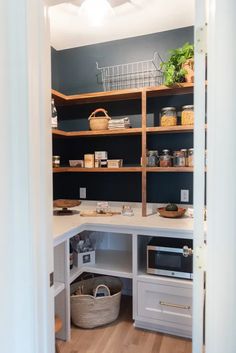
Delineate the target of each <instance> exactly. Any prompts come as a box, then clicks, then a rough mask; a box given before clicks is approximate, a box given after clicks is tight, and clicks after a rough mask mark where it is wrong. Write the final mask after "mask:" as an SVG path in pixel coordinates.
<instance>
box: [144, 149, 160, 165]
mask: <svg viewBox="0 0 236 353" xmlns="http://www.w3.org/2000/svg"><path fill="white" fill-rule="evenodd" d="M158 161H159V158H158V151H157V150H153V151H148V154H147V166H148V167H157V166H158Z"/></svg>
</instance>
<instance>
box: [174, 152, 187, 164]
mask: <svg viewBox="0 0 236 353" xmlns="http://www.w3.org/2000/svg"><path fill="white" fill-rule="evenodd" d="M173 165H174V167H185V165H186V158H185V152H184V151H174V153H173Z"/></svg>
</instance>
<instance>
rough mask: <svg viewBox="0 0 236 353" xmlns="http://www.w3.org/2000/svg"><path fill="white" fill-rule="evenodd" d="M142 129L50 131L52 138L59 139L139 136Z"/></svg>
mask: <svg viewBox="0 0 236 353" xmlns="http://www.w3.org/2000/svg"><path fill="white" fill-rule="evenodd" d="M141 133H142V128H131V129H117V130H99V131H63V130H57V129H52V134H53V136H61V137H96V136H117V135H119V136H122V135H123V136H125V135H141Z"/></svg>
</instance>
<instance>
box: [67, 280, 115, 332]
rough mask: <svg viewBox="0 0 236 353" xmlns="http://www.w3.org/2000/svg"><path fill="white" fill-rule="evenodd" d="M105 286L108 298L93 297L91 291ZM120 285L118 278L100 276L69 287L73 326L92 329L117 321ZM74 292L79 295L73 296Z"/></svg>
mask: <svg viewBox="0 0 236 353" xmlns="http://www.w3.org/2000/svg"><path fill="white" fill-rule="evenodd" d="M101 284H103V285H106V286H107V287H108V288H109V289H110V292H111V295H110V296H105V297H97V298H96V297H94V296H93V295H91V293H93V290H94V289H95V288H96V287H97V286H99V285H101ZM121 289H122V283H121V281H120V280H119V278H115V277H110V276H100V277H95V278H90V279H87V280H84V281H81V282H77V283H74V284H72V285H71V319H72V322H73V324H74V325H76V326H79V327H82V328H94V327H97V326H102V325H106V324H108V323H110V322H112V321H114V320H116V319H117V317H118V315H119V311H120V299H121ZM75 292H80V293H81V294H78V295H73V293H75Z"/></svg>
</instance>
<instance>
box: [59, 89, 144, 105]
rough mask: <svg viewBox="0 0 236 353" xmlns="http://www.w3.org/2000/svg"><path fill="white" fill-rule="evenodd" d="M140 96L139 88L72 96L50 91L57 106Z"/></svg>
mask: <svg viewBox="0 0 236 353" xmlns="http://www.w3.org/2000/svg"><path fill="white" fill-rule="evenodd" d="M141 94H142V89H141V88H132V89H123V90H115V91H107V92H93V93H83V94H74V95H65V94H63V93H60V92H58V91H55V90H52V96H53V98H54V99H55V101H56V103H57V104H58V105H66V104H84V103H100V102H113V101H121V100H130V99H140V98H141Z"/></svg>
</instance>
